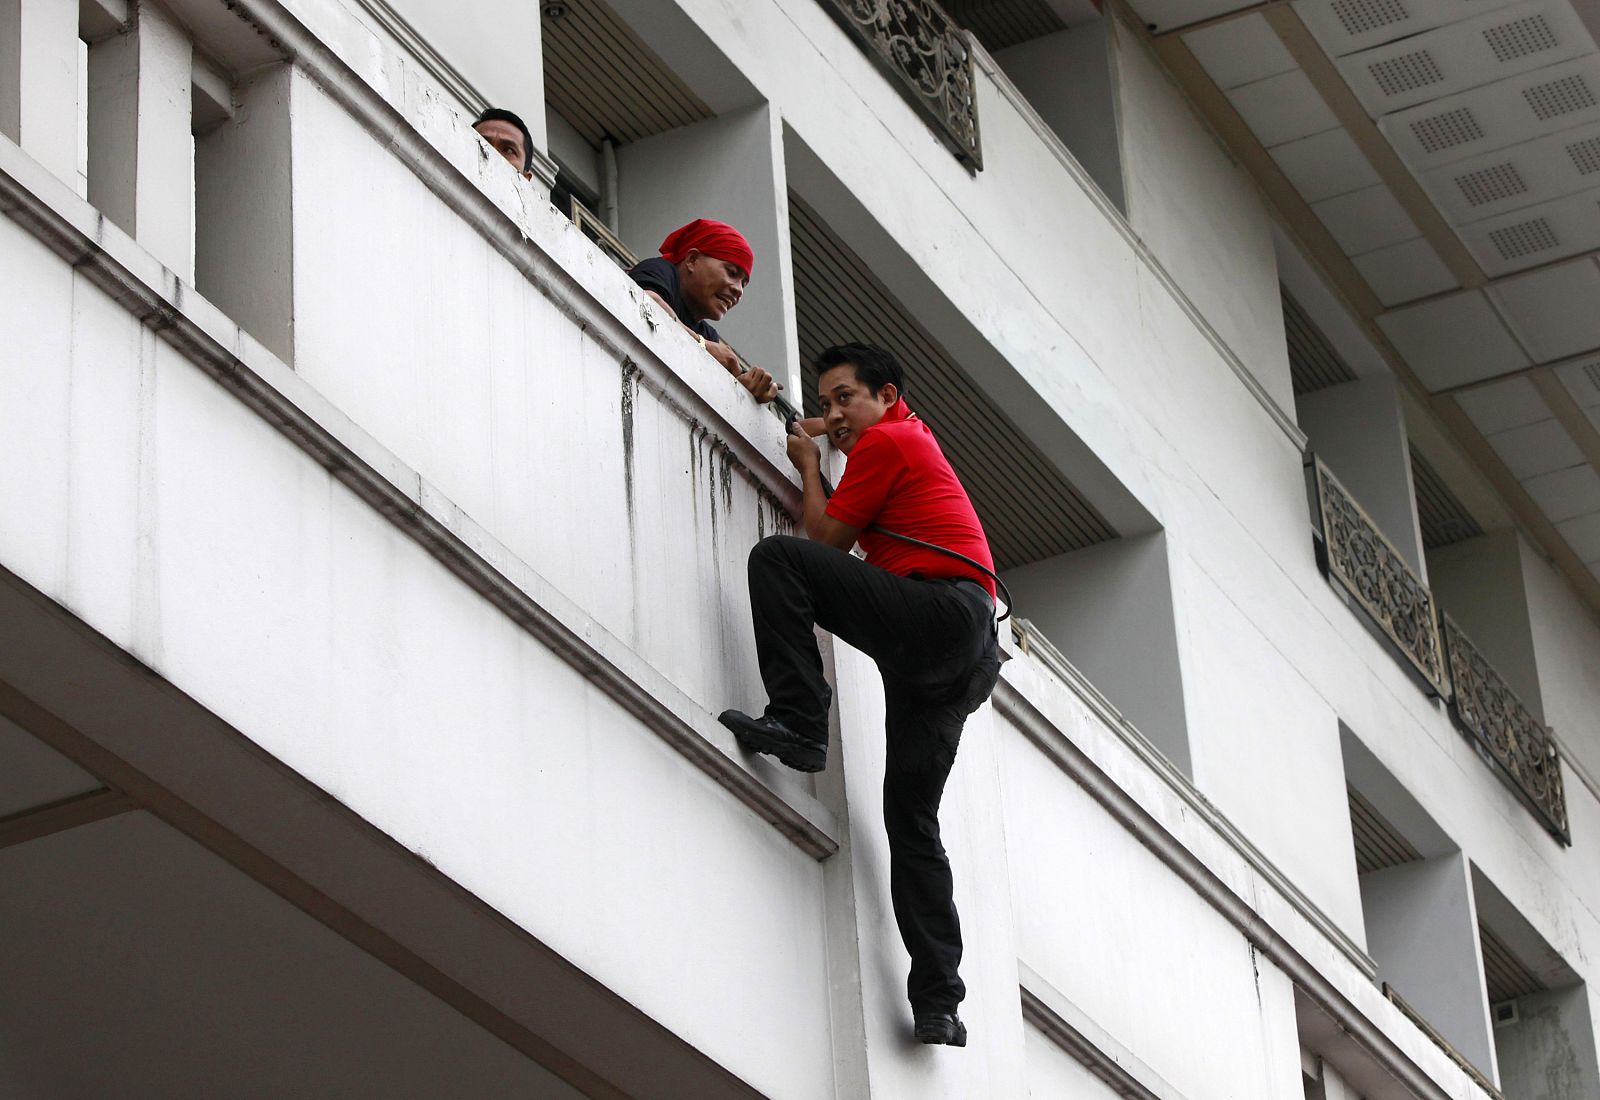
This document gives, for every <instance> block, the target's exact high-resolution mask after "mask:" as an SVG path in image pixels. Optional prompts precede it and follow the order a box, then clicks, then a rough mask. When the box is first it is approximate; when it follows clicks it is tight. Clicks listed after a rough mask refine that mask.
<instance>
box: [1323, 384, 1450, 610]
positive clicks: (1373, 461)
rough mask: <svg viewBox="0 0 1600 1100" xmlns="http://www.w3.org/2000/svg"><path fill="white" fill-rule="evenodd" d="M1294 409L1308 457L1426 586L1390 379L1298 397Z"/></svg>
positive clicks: (1395, 396) (1407, 460)
mask: <svg viewBox="0 0 1600 1100" xmlns="http://www.w3.org/2000/svg"><path fill="white" fill-rule="evenodd" d="M1294 405H1295V409H1296V411H1297V413H1298V419H1299V422H1300V428H1301V430H1303V431H1304V432H1305V433H1306V435H1307V436H1309V437H1310V439H1311V450H1312V453H1314V454H1315V455H1316V456H1317V457H1318V458H1321V459H1322V460H1323V461H1324V462H1325V463H1327V465H1328V468H1329V469H1330V470H1332V471H1333V476H1334V477H1336V478H1338V479H1339V483H1340V484H1341V485H1343V486H1344V487H1345V488H1346V489H1348V490H1349V492H1350V495H1351V496H1353V497H1354V498H1355V500H1356V503H1357V504H1359V505H1361V507H1362V508H1363V509H1364V510H1365V511H1366V513H1367V515H1369V516H1371V517H1372V522H1373V523H1375V524H1377V526H1378V530H1380V531H1382V532H1383V534H1384V536H1385V537H1386V538H1388V540H1389V541H1390V542H1392V543H1394V545H1395V547H1396V548H1397V549H1398V550H1399V551H1400V556H1401V557H1403V558H1404V559H1405V560H1406V563H1407V564H1409V565H1410V566H1411V568H1412V570H1414V571H1415V572H1416V574H1417V576H1419V577H1421V578H1422V580H1423V582H1424V583H1426V582H1427V580H1428V570H1427V562H1425V561H1424V560H1423V553H1422V531H1421V528H1419V527H1418V526H1417V501H1416V491H1415V489H1414V488H1413V487H1412V485H1411V451H1410V448H1409V445H1408V443H1407V440H1406V426H1405V418H1404V416H1403V414H1402V413H1401V409H1400V394H1399V391H1398V390H1397V388H1396V386H1395V381H1394V379H1393V378H1392V377H1390V376H1389V375H1371V376H1368V377H1366V378H1360V379H1357V380H1356V381H1354V382H1346V383H1344V384H1343V385H1339V386H1329V387H1328V388H1326V389H1321V390H1314V391H1312V392H1311V393H1307V394H1301V395H1300V396H1299V397H1297V398H1295V401H1294Z"/></svg>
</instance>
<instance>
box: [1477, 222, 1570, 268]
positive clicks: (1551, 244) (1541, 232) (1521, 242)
mask: <svg viewBox="0 0 1600 1100" xmlns="http://www.w3.org/2000/svg"><path fill="white" fill-rule="evenodd" d="M1489 241H1490V243H1491V244H1493V245H1494V246H1495V248H1497V249H1499V250H1500V257H1501V259H1505V260H1517V259H1521V258H1522V257H1524V256H1532V255H1533V254H1534V253H1536V252H1545V251H1548V250H1549V249H1552V248H1555V247H1557V246H1558V245H1560V243H1561V242H1560V241H1558V240H1557V239H1556V233H1555V230H1553V229H1551V228H1550V222H1549V220H1548V219H1545V218H1530V219H1529V220H1527V221H1525V222H1517V223H1516V224H1514V225H1503V226H1501V227H1500V228H1499V229H1496V230H1495V231H1494V232H1492V233H1490V234H1489Z"/></svg>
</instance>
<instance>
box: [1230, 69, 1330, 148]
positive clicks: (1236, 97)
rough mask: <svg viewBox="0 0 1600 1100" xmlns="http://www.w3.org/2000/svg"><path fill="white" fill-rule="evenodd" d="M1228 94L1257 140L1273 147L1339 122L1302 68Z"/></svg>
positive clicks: (1325, 128)
mask: <svg viewBox="0 0 1600 1100" xmlns="http://www.w3.org/2000/svg"><path fill="white" fill-rule="evenodd" d="M1226 94H1227V96H1228V99H1229V100H1230V101H1231V102H1232V103H1233V106H1234V108H1235V109H1236V110H1237V111H1238V112H1239V115H1240V117H1242V118H1243V119H1244V120H1245V122H1246V123H1248V124H1249V126H1250V129H1251V130H1252V131H1253V132H1254V133H1255V135H1256V138H1257V140H1259V141H1260V142H1261V144H1262V145H1265V146H1267V147H1268V148H1269V149H1270V148H1271V147H1272V146H1274V145H1281V144H1283V143H1284V142H1286V141H1293V140H1294V139H1295V138H1302V137H1306V136H1307V135H1308V134H1316V133H1321V132H1322V131H1323V130H1331V129H1333V128H1334V127H1336V126H1338V125H1339V120H1338V118H1336V117H1335V116H1334V113H1333V110H1332V109H1331V108H1330V107H1329V106H1328V104H1327V103H1326V102H1324V100H1323V98H1322V93H1321V92H1319V91H1317V89H1316V88H1315V87H1313V86H1312V83H1311V78H1310V77H1308V76H1306V74H1305V73H1303V72H1301V71H1300V70H1299V69H1294V70H1292V71H1290V72H1286V73H1279V74H1278V75H1277V76H1269V77H1268V78H1267V79H1265V80H1258V81H1256V82H1255V83H1254V84H1245V85H1243V86H1242V87H1238V88H1232V89H1229V91H1228V92H1227V93H1226Z"/></svg>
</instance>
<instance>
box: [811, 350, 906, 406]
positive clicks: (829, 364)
mask: <svg viewBox="0 0 1600 1100" xmlns="http://www.w3.org/2000/svg"><path fill="white" fill-rule="evenodd" d="M846 363H848V364H849V365H850V366H852V367H855V369H856V381H857V382H860V383H861V384H862V385H863V386H866V387H867V388H868V389H870V390H871V391H872V392H873V393H877V392H878V391H879V390H881V389H883V387H885V386H887V385H888V384H889V383H891V382H893V383H894V388H895V389H896V390H898V391H899V392H900V394H901V395H902V396H904V394H905V392H906V382H905V372H904V371H902V370H901V369H900V362H899V360H897V359H895V357H894V355H893V354H891V353H890V352H887V351H885V350H884V349H883V348H880V347H876V346H875V345H873V344H837V345H835V346H834V347H831V348H827V349H826V350H824V351H823V352H822V354H820V355H818V356H817V375H818V377H821V376H822V375H823V374H825V373H827V372H828V371H830V370H832V369H833V368H834V367H838V366H843V365H844V364H846Z"/></svg>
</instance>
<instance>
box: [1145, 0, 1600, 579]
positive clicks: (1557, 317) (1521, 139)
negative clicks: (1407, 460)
mask: <svg viewBox="0 0 1600 1100" xmlns="http://www.w3.org/2000/svg"><path fill="white" fill-rule="evenodd" d="M1130 2H1131V3H1132V5H1133V7H1134V8H1135V10H1137V11H1138V13H1139V14H1140V16H1141V17H1143V18H1144V19H1145V20H1146V21H1147V22H1148V23H1149V24H1152V25H1153V26H1154V31H1155V33H1157V34H1163V33H1169V32H1179V33H1181V35H1182V41H1183V42H1184V44H1185V45H1186V46H1187V47H1188V48H1189V49H1190V51H1191V52H1192V53H1193V54H1194V56H1195V58H1196V60H1197V61H1198V62H1199V63H1200V65H1201V67H1202V68H1203V69H1204V70H1205V71H1206V73H1207V74H1208V75H1209V76H1210V77H1211V79H1212V80H1213V81H1214V82H1215V84H1216V85H1217V87H1218V88H1219V89H1221V90H1222V91H1223V93H1224V94H1225V95H1226V96H1227V98H1228V100H1229V102H1230V103H1231V104H1232V105H1233V107H1234V109H1235V110H1236V111H1237V112H1238V114H1239V117H1240V118H1241V119H1242V120H1243V121H1244V123H1245V125H1246V126H1248V127H1249V129H1250V131H1251V132H1252V134H1253V135H1254V136H1255V138H1256V139H1257V140H1258V141H1259V142H1260V143H1261V144H1262V145H1263V146H1264V147H1265V148H1266V149H1267V151H1268V153H1269V154H1270V155H1271V157H1272V159H1273V160H1274V161H1275V162H1276V163H1277V165H1278V167H1279V168H1280V169H1281V171H1282V172H1283V175H1284V178H1286V179H1287V180H1288V181H1289V183H1290V184H1292V185H1293V186H1294V187H1295V189H1296V190H1297V191H1298V192H1299V193H1300V197H1301V198H1302V199H1304V201H1305V202H1306V204H1307V206H1308V207H1309V208H1310V209H1311V211H1312V212H1313V213H1314V214H1315V215H1316V217H1317V218H1318V219H1320V220H1321V222H1322V224H1323V225H1324V227H1326V229H1327V230H1328V233H1329V235H1330V236H1331V237H1332V238H1333V241H1334V242H1335V243H1336V244H1337V246H1338V247H1339V249H1340V250H1342V251H1343V252H1344V254H1345V255H1346V257H1348V258H1349V260H1350V262H1351V263H1352V264H1353V265H1354V267H1355V269H1356V271H1357V272H1359V273H1360V275H1361V277H1362V278H1363V279H1364V280H1365V281H1366V282H1367V284H1368V286H1369V287H1370V288H1371V290H1372V292H1373V294H1374V296H1375V297H1376V298H1377V299H1378V301H1379V302H1380V303H1382V306H1383V307H1384V312H1382V313H1381V314H1380V315H1379V316H1378V318H1377V322H1378V325H1379V326H1380V327H1381V328H1382V330H1383V331H1384V333H1385V335H1386V336H1387V337H1388V338H1389V341H1390V343H1391V344H1392V345H1393V346H1394V348H1395V349H1396V350H1397V351H1398V352H1399V353H1400V354H1401V356H1403V357H1404V359H1405V360H1406V362H1407V364H1408V365H1409V366H1410V367H1411V369H1412V370H1413V372H1414V373H1415V374H1416V375H1417V377H1418V378H1419V379H1420V380H1421V381H1422V383H1423V384H1424V385H1425V386H1426V387H1427V388H1428V389H1430V390H1432V391H1433V392H1435V393H1438V392H1442V391H1451V392H1453V393H1454V394H1455V396H1456V398H1457V400H1459V402H1460V403H1461V405H1462V407H1463V408H1464V409H1465V410H1466V412H1467V414H1468V416H1469V417H1470V418H1471V419H1472V420H1473V422H1474V423H1475V424H1476V425H1477V426H1478V428H1479V430H1480V431H1481V432H1482V433H1483V434H1484V436H1485V438H1487V439H1488V441H1489V443H1490V445H1491V446H1492V447H1493V448H1494V450H1495V452H1496V453H1497V454H1498V455H1499V456H1500V457H1501V459H1502V460H1503V462H1504V463H1505V465H1506V466H1507V467H1508V468H1509V469H1510V470H1511V471H1512V473H1513V475H1514V476H1516V477H1517V478H1518V479H1519V480H1520V481H1521V482H1522V483H1523V484H1524V486H1525V487H1526V488H1527V490H1528V493H1529V495H1530V497H1531V498H1532V499H1533V501H1534V502H1535V503H1536V504H1537V505H1538V506H1539V507H1540V508H1541V509H1542V510H1543V511H1544V512H1545V514H1546V515H1547V516H1548V517H1549V518H1550V519H1551V521H1552V522H1553V523H1555V524H1556V525H1557V529H1558V530H1559V531H1560V532H1561V533H1562V534H1563V535H1564V536H1565V537H1566V538H1567V539H1568V542H1569V544H1570V545H1571V546H1572V549H1573V550H1574V551H1576V552H1577V553H1578V555H1579V557H1581V558H1582V559H1583V560H1584V561H1585V562H1587V563H1591V567H1592V568H1594V569H1595V572H1596V576H1597V577H1600V565H1596V564H1594V563H1595V562H1596V559H1600V531H1597V530H1596V528H1597V527H1600V517H1597V513H1600V500H1597V499H1596V496H1597V494H1600V471H1597V470H1596V469H1595V468H1594V467H1592V466H1589V465H1588V464H1587V463H1586V461H1585V454H1584V451H1583V449H1582V448H1581V447H1580V446H1579V445H1578V443H1577V442H1575V441H1574V440H1573V439H1572V437H1571V436H1570V435H1569V434H1568V432H1567V431H1566V429H1564V428H1563V427H1562V426H1561V424H1560V422H1559V421H1558V420H1557V419H1556V417H1555V414H1554V412H1553V411H1552V409H1551V408H1550V407H1549V405H1548V404H1547V403H1546V401H1545V400H1544V398H1543V397H1542V396H1541V394H1540V392H1539V390H1538V389H1537V388H1536V387H1535V386H1534V385H1533V384H1532V383H1531V382H1529V381H1528V380H1527V379H1515V380H1512V381H1504V382H1500V383H1494V384H1488V383H1491V382H1492V380H1493V379H1496V378H1497V377H1499V376H1501V375H1506V374H1510V373H1513V372H1519V371H1524V370H1527V369H1529V368H1531V367H1535V366H1539V365H1542V364H1549V365H1551V366H1553V367H1555V368H1556V372H1557V376H1558V377H1559V378H1561V380H1562V381H1563V382H1564V383H1565V384H1566V385H1567V388H1568V390H1569V391H1570V392H1571V393H1572V395H1573V398H1574V400H1575V401H1577V403H1578V405H1579V406H1580V407H1581V408H1582V409H1584V411H1585V413H1586V414H1587V416H1588V417H1589V419H1590V421H1591V422H1593V423H1594V424H1595V425H1597V426H1600V354H1595V353H1596V352H1597V351H1600V261H1597V259H1596V253H1597V252H1600V49H1597V48H1596V43H1595V28H1596V27H1600V0H1294V2H1293V3H1292V5H1291V7H1292V9H1293V12H1294V14H1295V15H1296V16H1298V17H1299V19H1300V21H1301V22H1302V23H1303V24H1304V26H1305V28H1306V30H1307V31H1308V32H1309V33H1310V35H1311V36H1312V38H1313V39H1314V40H1315V41H1316V43H1317V44H1318V45H1320V46H1321V47H1322V49H1323V50H1324V51H1325V52H1326V54H1327V56H1328V58H1329V60H1330V63H1331V64H1332V65H1333V66H1334V67H1335V69H1336V70H1337V72H1338V73H1339V74H1340V76H1341V77H1342V78H1343V80H1344V82H1345V84H1346V85H1347V86H1348V88H1349V90H1350V92H1351V93H1353V95H1354V96H1355V98H1356V100H1357V101H1358V102H1359V103H1360V104H1361V106H1362V107H1363V108H1365V110H1366V112H1367V114H1368V116H1369V117H1370V118H1371V119H1372V121H1373V123H1374V125H1375V128H1376V130H1377V134H1376V135H1373V134H1372V133H1371V131H1370V130H1367V131H1366V132H1365V133H1364V134H1363V135H1361V140H1360V141H1358V140H1357V137H1356V136H1354V135H1353V133H1352V132H1351V131H1349V130H1347V129H1346V128H1345V127H1343V126H1342V125H1341V124H1340V123H1339V121H1338V118H1337V117H1336V116H1335V114H1334V112H1333V110H1332V109H1331V108H1330V105H1329V104H1328V103H1327V102H1325V101H1324V98H1323V95H1322V92H1321V91H1319V90H1318V88H1317V87H1316V86H1315V85H1314V82H1313V81H1312V80H1311V79H1310V77H1309V76H1308V75H1307V74H1306V73H1305V72H1303V71H1302V70H1301V68H1300V67H1299V65H1298V64H1297V63H1296V61H1295V58H1294V56H1293V55H1292V54H1291V53H1290V51H1289V50H1288V48H1287V47H1286V46H1285V44H1284V42H1283V41H1282V40H1281V39H1280V37H1279V35H1278V33H1277V31H1276V30H1275V29H1274V27H1273V26H1272V24H1271V23H1269V21H1268V19H1267V18H1266V17H1265V16H1264V15H1263V14H1262V13H1261V12H1258V11H1249V9H1252V8H1254V7H1255V6H1256V5H1255V4H1253V3H1247V2H1242V0H1234V2H1217V3H1206V2H1189V0H1170V2H1168V0H1130ZM1234 13H1240V14H1236V15H1235V14H1234ZM1221 16H1230V17H1228V18H1218V17H1221ZM1280 18H1281V16H1280ZM1378 138H1381V139H1385V140H1387V141H1388V142H1389V144H1390V146H1391V147H1392V148H1393V149H1394V151H1395V153H1396V155H1397V156H1398V159H1399V161H1400V163H1401V164H1403V165H1404V166H1405V169H1406V170H1408V171H1409V174H1410V175H1411V177H1412V179H1413V180H1415V181H1416V183H1417V184H1419V185H1420V186H1421V188H1422V191H1423V193H1424V194H1425V195H1426V196H1427V197H1428V198H1429V199H1430V200H1431V201H1432V203H1433V205H1434V207H1435V208H1436V209H1437V210H1438V211H1439V213H1440V215H1441V216H1442V217H1443V219H1444V222H1445V224H1446V226H1447V227H1448V228H1447V229H1444V230H1440V229H1439V228H1437V226H1436V223H1435V224H1431V225H1429V226H1428V227H1427V230H1426V232H1425V231H1424V229H1423V228H1421V227H1419V226H1418V225H1417V224H1416V221H1415V220H1414V219H1413V218H1412V217H1411V216H1410V215H1409V214H1408V212H1407V210H1406V209H1405V207H1404V206H1403V205H1402V203H1401V202H1400V200H1399V199H1398V198H1397V196H1396V194H1395V192H1394V191H1393V190H1392V189H1391V187H1390V184H1391V183H1398V182H1400V181H1397V180H1395V179H1393V178H1391V179H1388V180H1386V179H1385V178H1384V176H1383V172H1382V171H1380V169H1379V167H1378V166H1375V165H1374V164H1373V163H1371V162H1370V161H1369V160H1368V158H1367V157H1366V156H1365V155H1364V154H1363V153H1362V151H1361V150H1362V147H1363V146H1362V142H1366V141H1370V140H1375V139H1378ZM1367 147H1369V148H1370V145H1369V146H1367ZM1391 163H1392V162H1391ZM1392 170H1393V169H1390V168H1387V167H1386V168H1385V169H1384V171H1392ZM1406 186H1409V184H1407V185H1406ZM1440 232H1443V233H1446V234H1448V233H1453V234H1454V235H1455V236H1456V237H1457V239H1458V240H1459V242H1460V245H1463V246H1465V249H1466V252H1467V254H1469V255H1470V256H1471V257H1472V258H1473V259H1474V260H1476V262H1477V263H1478V265H1479V266H1480V267H1481V268H1482V270H1483V272H1484V274H1485V276H1486V277H1487V279H1488V285H1487V286H1485V287H1482V288H1478V287H1475V286H1474V287H1470V288H1464V287H1463V284H1462V282H1461V279H1462V277H1463V273H1462V271H1461V270H1460V265H1458V267H1457V268H1456V269H1452V267H1451V266H1450V265H1449V264H1447V263H1446V261H1445V259H1444V258H1443V256H1442V255H1441V249H1446V248H1447V247H1451V246H1453V242H1448V241H1443V240H1441V239H1440V238H1438V237H1433V238H1430V236H1429V235H1428V234H1433V233H1440ZM1455 254H1459V252H1457V253H1455ZM1586 355H1587V356H1588V357H1589V358H1588V359H1584V358H1583V357H1584V356H1586ZM1463 387H1466V388H1463ZM1473 387H1477V388H1473Z"/></svg>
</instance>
